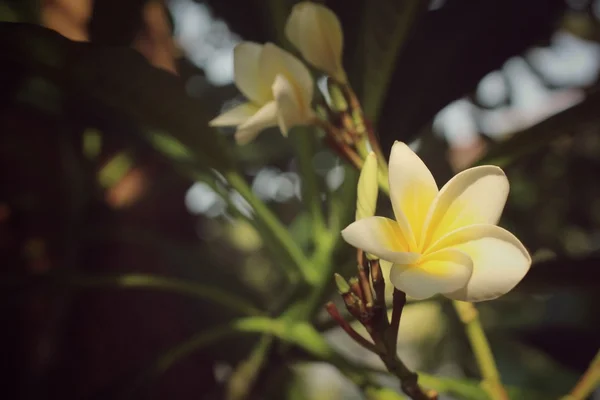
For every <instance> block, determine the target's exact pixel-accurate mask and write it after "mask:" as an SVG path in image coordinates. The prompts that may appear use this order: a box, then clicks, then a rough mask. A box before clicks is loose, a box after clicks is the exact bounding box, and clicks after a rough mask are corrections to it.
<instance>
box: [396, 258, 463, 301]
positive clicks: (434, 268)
mask: <svg viewBox="0 0 600 400" xmlns="http://www.w3.org/2000/svg"><path fill="white" fill-rule="evenodd" d="M472 272H473V263H472V261H471V259H470V257H469V256H468V255H467V254H465V253H463V252H462V251H459V250H455V249H444V250H441V251H438V252H436V253H433V254H430V255H429V256H427V257H426V258H424V259H422V260H420V261H419V263H418V264H416V265H401V264H394V265H393V266H392V269H391V271H390V281H391V282H392V284H393V285H394V287H396V289H398V290H401V291H403V292H404V293H406V294H407V295H408V296H411V297H414V298H415V299H426V298H428V297H431V296H433V295H436V294H438V293H448V292H453V291H455V290H458V289H460V288H462V287H464V286H465V285H466V284H467V282H468V281H469V278H470V277H471V273H472Z"/></svg>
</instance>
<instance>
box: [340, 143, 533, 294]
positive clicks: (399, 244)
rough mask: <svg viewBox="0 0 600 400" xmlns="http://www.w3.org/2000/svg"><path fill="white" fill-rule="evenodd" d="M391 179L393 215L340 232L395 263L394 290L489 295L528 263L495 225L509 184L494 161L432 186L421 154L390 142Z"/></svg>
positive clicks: (513, 280)
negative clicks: (420, 156) (418, 154)
mask: <svg viewBox="0 0 600 400" xmlns="http://www.w3.org/2000/svg"><path fill="white" fill-rule="evenodd" d="M389 185H390V200H391V202H392V207H393V210H394V215H395V217H396V220H392V219H388V218H383V217H375V216H374V217H369V218H363V219H360V220H357V221H355V222H354V223H352V224H350V225H349V226H348V227H347V228H346V229H344V230H343V231H342V236H343V237H344V239H345V240H346V241H347V242H348V243H349V244H351V245H352V246H354V247H357V248H360V249H363V250H364V251H367V252H369V253H371V254H374V255H376V256H378V257H380V258H381V259H382V260H386V261H389V262H391V263H393V265H392V267H391V270H390V275H389V279H390V281H391V282H392V284H393V285H394V286H395V287H396V288H397V289H398V290H401V291H403V292H405V293H406V294H407V295H409V296H411V297H413V298H416V299H424V298H428V297H431V296H433V295H435V294H438V293H441V294H443V295H444V296H446V297H448V298H451V299H454V300H462V301H470V302H475V301H483V300H491V299H494V298H496V297H499V296H501V295H503V294H505V293H507V292H508V291H510V290H511V289H512V288H513V287H515V286H516V285H517V283H519V282H520V281H521V279H522V278H523V277H524V276H525V274H526V273H527V271H528V270H529V267H530V266H531V257H530V256H529V253H528V252H527V250H526V249H525V247H524V246H523V245H522V244H521V242H520V241H519V240H518V239H517V238H516V237H515V236H514V235H513V234H512V233H510V232H508V231H507V230H505V229H503V228H500V227H498V226H496V224H497V223H498V221H499V219H500V215H501V214H502V210H503V208H504V204H505V203H506V198H507V196H508V191H509V184H508V179H507V178H506V176H505V175H504V172H503V171H502V170H501V169H500V168H498V167H495V166H480V167H474V168H470V169H467V170H465V171H463V172H461V173H459V174H457V175H456V176H454V177H453V178H452V179H451V180H450V181H449V182H448V183H447V184H446V185H444V187H442V189H441V190H438V187H437V184H436V183H435V180H434V178H433V176H432V175H431V172H430V171H429V170H428V169H427V167H426V166H425V164H424V163H423V161H422V160H421V159H420V158H419V157H418V156H417V155H416V154H415V153H414V152H413V151H412V150H410V148H409V147H408V146H407V145H406V144H404V143H401V142H396V143H395V144H394V146H393V147H392V152H391V156H390V162H389Z"/></svg>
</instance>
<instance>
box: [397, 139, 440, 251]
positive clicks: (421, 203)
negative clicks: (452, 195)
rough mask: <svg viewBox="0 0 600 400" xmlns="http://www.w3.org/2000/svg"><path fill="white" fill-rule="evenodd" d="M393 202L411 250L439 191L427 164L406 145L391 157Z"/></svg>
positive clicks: (415, 244)
mask: <svg viewBox="0 0 600 400" xmlns="http://www.w3.org/2000/svg"><path fill="white" fill-rule="evenodd" d="M389 171H390V176H389V180H390V200H391V201H392V207H393V208H394V215H395V216H396V220H397V221H398V224H399V225H400V226H401V228H402V231H403V233H404V235H405V237H407V238H409V239H408V240H409V243H412V244H411V246H412V247H411V250H412V249H414V250H419V249H418V247H419V246H418V242H417V241H418V240H419V238H420V237H421V231H422V229H423V224H424V222H425V218H426V216H427V213H428V211H429V208H430V205H431V203H432V202H433V200H434V199H435V196H436V195H437V194H438V188H437V185H436V183H435V180H434V179H433V176H432V175H431V172H429V169H427V167H426V166H425V164H424V163H423V161H422V160H421V159H420V158H419V156H417V155H416V154H415V153H414V152H413V151H412V150H411V149H410V148H409V147H408V146H407V145H406V144H405V143H402V142H396V143H394V145H393V146H392V152H391V155H390V167H389Z"/></svg>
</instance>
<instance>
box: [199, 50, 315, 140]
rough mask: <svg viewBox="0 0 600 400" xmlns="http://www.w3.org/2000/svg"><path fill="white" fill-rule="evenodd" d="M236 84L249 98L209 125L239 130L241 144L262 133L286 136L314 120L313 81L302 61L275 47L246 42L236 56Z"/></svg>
mask: <svg viewBox="0 0 600 400" xmlns="http://www.w3.org/2000/svg"><path fill="white" fill-rule="evenodd" d="M233 68H234V75H235V84H236V86H237V87H238V89H239V90H240V91H241V92H242V93H243V94H244V95H245V96H246V97H247V98H248V102H246V103H243V104H241V105H239V106H237V107H234V108H233V109H231V110H229V111H227V112H225V113H223V114H221V115H219V116H218V117H217V118H215V119H213V120H212V121H210V123H209V125H210V126H237V130H236V133H235V139H236V141H237V142H238V144H245V143H248V142H250V141H252V140H253V139H254V138H255V137H256V136H257V135H258V134H259V133H260V132H261V131H262V130H264V129H266V128H270V127H273V126H279V128H280V129H281V132H282V133H283V135H284V136H286V135H287V133H288V131H289V130H290V129H291V128H292V127H294V126H297V125H308V124H310V123H311V122H312V121H313V120H314V117H315V116H314V112H313V110H312V108H311V101H312V97H313V79H312V77H311V75H310V72H309V71H308V69H307V68H306V66H304V64H302V62H301V61H300V60H298V59H297V58H296V57H294V56H293V55H292V54H290V53H288V52H287V51H285V50H283V49H280V48H279V47H277V46H275V45H274V44H272V43H267V44H265V45H261V44H258V43H253V42H243V43H241V44H239V45H237V46H236V47H235V49H234V54H233Z"/></svg>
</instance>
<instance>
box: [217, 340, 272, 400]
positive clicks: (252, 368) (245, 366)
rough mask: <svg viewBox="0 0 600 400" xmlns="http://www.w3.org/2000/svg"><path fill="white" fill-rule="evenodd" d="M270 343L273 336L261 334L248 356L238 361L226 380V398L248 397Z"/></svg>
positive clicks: (265, 357) (243, 398)
mask: <svg viewBox="0 0 600 400" xmlns="http://www.w3.org/2000/svg"><path fill="white" fill-rule="evenodd" d="M272 344H273V336H271V335H263V336H262V337H261V338H260V340H259V342H258V343H257V344H256V346H255V347H254V349H253V350H252V351H251V352H250V355H249V357H248V358H247V359H246V360H244V361H242V362H240V363H239V365H238V366H237V367H236V368H235V371H233V373H232V374H231V377H230V378H229V380H228V381H227V395H226V399H227V400H245V399H247V398H248V397H250V394H251V393H252V388H253V387H254V384H255V382H256V379H257V377H258V375H259V374H260V372H261V371H262V369H263V368H264V364H265V361H266V360H267V355H268V353H269V350H270V349H271V347H272Z"/></svg>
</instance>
